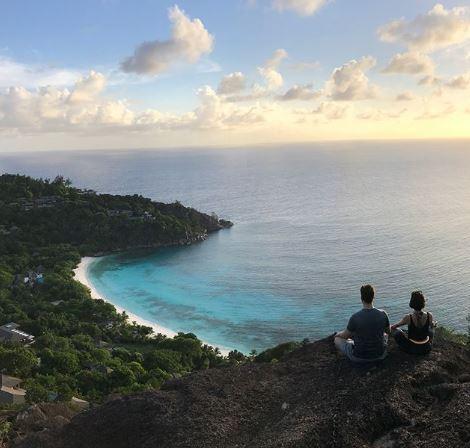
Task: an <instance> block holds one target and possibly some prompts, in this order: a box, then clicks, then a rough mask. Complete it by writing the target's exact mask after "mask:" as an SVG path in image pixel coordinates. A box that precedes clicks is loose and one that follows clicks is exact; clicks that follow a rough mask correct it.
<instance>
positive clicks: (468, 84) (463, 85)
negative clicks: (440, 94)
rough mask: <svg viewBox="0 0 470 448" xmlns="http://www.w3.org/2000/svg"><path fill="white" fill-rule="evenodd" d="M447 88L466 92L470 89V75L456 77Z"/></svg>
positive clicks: (447, 84) (448, 83) (449, 82)
mask: <svg viewBox="0 0 470 448" xmlns="http://www.w3.org/2000/svg"><path fill="white" fill-rule="evenodd" d="M446 86H447V87H450V88H451V89H459V90H466V89H468V88H470V73H465V74H464V75H459V76H454V77H453V78H452V79H450V80H449V81H448V82H447V83H446Z"/></svg>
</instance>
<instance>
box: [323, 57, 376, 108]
mask: <svg viewBox="0 0 470 448" xmlns="http://www.w3.org/2000/svg"><path fill="white" fill-rule="evenodd" d="M375 64H376V60H375V59H374V58H373V57H371V56H367V57H363V58H362V59H360V60H359V61H356V60H352V61H349V62H347V63H346V64H343V65H342V66H341V67H339V68H336V69H334V71H333V73H332V75H331V78H330V80H329V81H328V82H327V92H328V93H329V95H330V97H331V98H332V99H334V100H338V101H352V100H364V99H369V98H374V97H376V96H377V93H378V88H377V87H376V86H374V85H371V84H370V83H369V78H367V76H366V72H367V71H369V70H370V69H371V68H372V67H374V65H375Z"/></svg>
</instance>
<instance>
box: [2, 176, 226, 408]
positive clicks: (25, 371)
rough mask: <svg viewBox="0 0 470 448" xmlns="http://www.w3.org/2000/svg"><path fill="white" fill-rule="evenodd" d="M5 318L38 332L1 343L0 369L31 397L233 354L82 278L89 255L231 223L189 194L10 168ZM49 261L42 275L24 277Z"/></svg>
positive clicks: (93, 390) (114, 389)
mask: <svg viewBox="0 0 470 448" xmlns="http://www.w3.org/2000/svg"><path fill="white" fill-rule="evenodd" d="M0 210H1V213H0V325H3V324H6V323H8V322H15V323H17V324H19V325H20V329H21V330H22V331H24V332H27V333H30V334H32V335H34V336H35V342H34V343H33V344H32V345H29V346H23V345H21V344H19V343H2V344H0V369H1V370H2V372H3V373H5V374H8V375H13V376H17V377H20V378H22V379H23V380H24V382H23V387H24V388H25V389H26V390H27V395H26V399H27V401H29V402H39V401H47V400H51V399H59V400H70V398H71V397H72V396H78V397H82V398H85V399H88V400H93V401H100V400H102V399H103V398H104V397H105V396H106V395H108V394H110V393H127V392H133V391H139V390H146V389H152V388H158V387H159V386H160V385H161V384H162V383H163V382H164V381H165V380H166V379H168V378H171V377H175V376H179V375H184V374H185V373H187V372H190V371H193V370H199V369H205V368H208V367H213V366H220V365H224V364H226V363H228V362H230V361H229V360H227V359H224V358H223V357H222V356H221V355H220V352H219V351H218V350H217V349H214V348H212V347H209V346H207V345H204V344H202V343H201V341H199V340H198V339H197V337H196V336H195V335H193V334H182V333H181V334H179V335H178V336H176V337H175V338H173V339H170V338H166V337H165V336H162V335H153V334H152V329H151V328H148V327H144V326H140V325H136V324H133V323H130V322H129V321H128V319H127V317H126V316H125V315H123V314H119V313H117V312H116V310H115V308H114V306H112V305H111V304H108V303H106V302H104V301H102V300H92V299H91V298H90V293H89V291H88V290H87V288H85V287H84V286H83V285H81V284H80V283H78V282H77V281H75V280H74V278H73V272H72V270H73V269H74V268H75V267H76V266H77V264H78V263H79V262H80V259H81V257H82V256H84V255H93V254H97V253H105V252H109V251H115V250H124V249H131V248H137V247H158V246H164V245H173V244H189V243H191V242H194V241H198V240H201V239H204V238H205V236H206V234H207V233H208V232H211V231H215V230H218V229H220V228H223V227H227V226H229V225H231V223H229V222H227V221H222V220H218V219H217V218H216V217H215V216H212V217H211V216H208V215H205V214H202V213H199V212H197V211H196V210H194V209H191V208H186V207H183V206H182V205H181V204H179V203H174V204H168V205H167V204H161V203H156V202H152V201H151V200H150V199H145V198H143V197H141V196H137V195H135V196H111V195H98V194H95V193H94V192H91V191H82V190H79V189H77V188H73V187H72V186H71V184H70V182H69V181H68V180H66V179H63V178H62V177H57V178H56V179H55V180H53V181H49V180H35V179H32V178H29V177H26V176H16V175H3V176H0ZM39 271H41V272H42V271H43V273H44V274H43V278H42V279H41V281H39V280H37V281H34V282H27V283H25V282H24V278H25V276H27V275H28V274H27V273H28V272H33V276H35V275H36V274H37V273H38V272H39Z"/></svg>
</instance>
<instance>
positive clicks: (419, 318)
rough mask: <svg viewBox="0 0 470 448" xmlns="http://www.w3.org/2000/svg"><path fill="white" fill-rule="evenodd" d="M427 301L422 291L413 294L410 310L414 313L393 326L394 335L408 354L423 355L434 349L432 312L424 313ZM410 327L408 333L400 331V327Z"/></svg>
mask: <svg viewBox="0 0 470 448" xmlns="http://www.w3.org/2000/svg"><path fill="white" fill-rule="evenodd" d="M425 305H426V299H425V297H424V294H423V293H422V292H421V291H413V292H412V293H411V299H410V308H413V309H414V312H413V313H410V314H406V315H405V316H404V317H403V319H402V320H400V322H397V323H396V324H394V325H392V334H393V337H394V338H395V341H396V342H397V344H398V345H399V347H400V348H401V349H402V350H404V351H405V352H407V353H411V354H414V355H423V354H426V353H429V352H430V351H431V349H432V340H433V336H434V328H435V327H436V325H437V324H436V322H434V320H433V317H432V314H431V313H430V312H424V311H423V308H424V306H425ZM402 325H408V332H405V331H402V330H400V329H399V328H398V327H401V326H402Z"/></svg>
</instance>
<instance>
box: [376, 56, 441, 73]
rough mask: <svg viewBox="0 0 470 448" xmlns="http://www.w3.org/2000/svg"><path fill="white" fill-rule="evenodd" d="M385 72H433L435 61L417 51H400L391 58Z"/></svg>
mask: <svg viewBox="0 0 470 448" xmlns="http://www.w3.org/2000/svg"><path fill="white" fill-rule="evenodd" d="M382 72H383V73H408V74H411V75H416V74H419V73H433V72H434V63H433V61H432V59H431V58H430V57H429V56H427V55H425V54H423V53H415V52H407V53H398V54H396V55H395V56H393V58H392V59H391V60H390V62H389V63H388V65H387V67H385V69H384V70H382Z"/></svg>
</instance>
